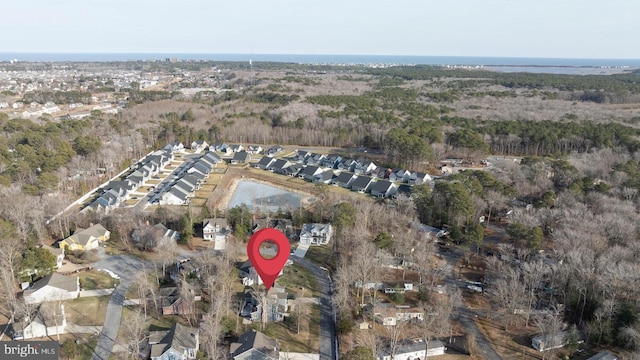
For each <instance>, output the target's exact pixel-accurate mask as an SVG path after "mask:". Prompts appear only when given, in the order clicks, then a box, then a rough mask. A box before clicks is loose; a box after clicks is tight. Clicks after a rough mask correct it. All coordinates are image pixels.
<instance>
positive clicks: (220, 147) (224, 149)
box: [209, 142, 233, 155]
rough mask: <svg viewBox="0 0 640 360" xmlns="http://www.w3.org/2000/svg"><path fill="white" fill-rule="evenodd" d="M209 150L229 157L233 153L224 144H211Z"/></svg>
mask: <svg viewBox="0 0 640 360" xmlns="http://www.w3.org/2000/svg"><path fill="white" fill-rule="evenodd" d="M209 150H213V151H215V152H219V153H223V154H225V155H230V154H231V153H232V152H233V151H231V148H229V145H227V144H225V143H221V142H219V143H215V144H211V145H210V146H209Z"/></svg>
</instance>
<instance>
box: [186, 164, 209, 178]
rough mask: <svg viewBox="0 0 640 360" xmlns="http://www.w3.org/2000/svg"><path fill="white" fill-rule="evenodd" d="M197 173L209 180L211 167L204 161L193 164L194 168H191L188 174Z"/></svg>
mask: <svg viewBox="0 0 640 360" xmlns="http://www.w3.org/2000/svg"><path fill="white" fill-rule="evenodd" d="M195 172H198V173H200V174H202V175H203V176H204V177H205V178H207V177H208V176H209V173H210V172H211V167H210V166H209V165H208V164H206V163H205V162H204V161H202V162H201V161H198V162H196V163H195V164H193V166H192V167H190V168H189V169H187V174H193V173H195Z"/></svg>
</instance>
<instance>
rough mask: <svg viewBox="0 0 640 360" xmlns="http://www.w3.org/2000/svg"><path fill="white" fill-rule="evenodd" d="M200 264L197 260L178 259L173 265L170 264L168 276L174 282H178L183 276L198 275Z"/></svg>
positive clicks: (197, 276)
mask: <svg viewBox="0 0 640 360" xmlns="http://www.w3.org/2000/svg"><path fill="white" fill-rule="evenodd" d="M201 267H202V264H201V263H200V262H198V261H193V260H191V259H190V258H187V259H183V260H180V261H178V262H177V263H176V265H175V266H172V267H171V268H170V269H169V270H168V272H169V278H170V279H171V280H173V281H175V282H179V281H181V280H182V279H183V277H196V278H199V277H200V270H201Z"/></svg>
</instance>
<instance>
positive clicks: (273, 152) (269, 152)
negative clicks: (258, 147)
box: [266, 145, 284, 156]
mask: <svg viewBox="0 0 640 360" xmlns="http://www.w3.org/2000/svg"><path fill="white" fill-rule="evenodd" d="M282 152H284V148H283V147H282V146H280V145H273V146H272V147H270V148H268V149H267V151H266V154H267V155H268V156H276V155H278V154H280V153H282Z"/></svg>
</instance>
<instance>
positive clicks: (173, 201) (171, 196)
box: [159, 188, 189, 205]
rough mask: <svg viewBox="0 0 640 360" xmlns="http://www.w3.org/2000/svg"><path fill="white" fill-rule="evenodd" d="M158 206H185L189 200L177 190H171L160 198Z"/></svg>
mask: <svg viewBox="0 0 640 360" xmlns="http://www.w3.org/2000/svg"><path fill="white" fill-rule="evenodd" d="M159 203H160V205H187V204H189V198H188V197H187V194H185V193H184V192H182V191H180V190H179V189H177V188H171V189H170V190H169V191H167V192H165V193H164V194H162V196H161V197H160V202H159Z"/></svg>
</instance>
